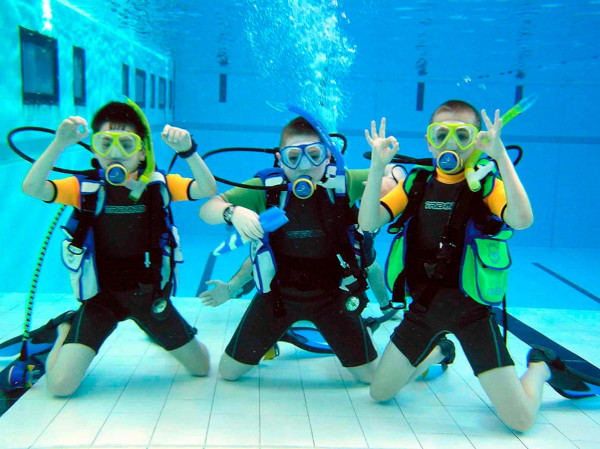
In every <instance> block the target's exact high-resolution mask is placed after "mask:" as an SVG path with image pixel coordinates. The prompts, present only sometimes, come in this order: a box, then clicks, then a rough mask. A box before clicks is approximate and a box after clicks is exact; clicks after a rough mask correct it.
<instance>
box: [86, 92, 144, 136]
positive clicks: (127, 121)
mask: <svg viewBox="0 0 600 449" xmlns="http://www.w3.org/2000/svg"><path fill="white" fill-rule="evenodd" d="M105 123H114V124H118V125H122V126H125V125H131V126H133V128H134V129H135V133H136V134H137V135H138V136H140V137H141V138H142V140H144V139H145V138H146V137H147V136H146V127H145V126H144V124H143V123H142V119H141V118H140V116H139V115H138V114H137V112H135V109H133V108H132V107H131V106H129V105H128V104H127V103H121V102H118V101H111V102H110V103H108V104H106V105H104V106H102V107H101V108H100V109H99V110H98V111H97V112H96V114H95V115H94V118H93V120H92V131H93V132H95V133H97V132H98V131H99V130H100V128H101V127H102V125H104V124H105Z"/></svg>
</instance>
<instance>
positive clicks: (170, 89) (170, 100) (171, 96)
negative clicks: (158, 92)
mask: <svg viewBox="0 0 600 449" xmlns="http://www.w3.org/2000/svg"><path fill="white" fill-rule="evenodd" d="M169 109H173V80H169Z"/></svg>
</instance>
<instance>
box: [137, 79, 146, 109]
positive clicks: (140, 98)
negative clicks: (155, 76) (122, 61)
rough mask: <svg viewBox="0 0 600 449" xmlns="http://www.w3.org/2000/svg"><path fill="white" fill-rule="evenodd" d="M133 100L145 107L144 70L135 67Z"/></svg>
mask: <svg viewBox="0 0 600 449" xmlns="http://www.w3.org/2000/svg"><path fill="white" fill-rule="evenodd" d="M135 102H136V103H137V104H138V106H139V107H140V108H145V107H146V72H145V71H143V70H140V69H135Z"/></svg>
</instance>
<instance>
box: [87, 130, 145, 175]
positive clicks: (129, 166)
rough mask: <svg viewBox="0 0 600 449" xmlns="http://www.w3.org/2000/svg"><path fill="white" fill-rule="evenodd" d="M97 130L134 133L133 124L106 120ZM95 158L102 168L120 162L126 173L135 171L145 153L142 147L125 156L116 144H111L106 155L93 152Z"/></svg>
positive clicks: (143, 158)
mask: <svg viewBox="0 0 600 449" xmlns="http://www.w3.org/2000/svg"><path fill="white" fill-rule="evenodd" d="M98 131H101V132H108V131H110V132H124V133H125V132H127V133H134V134H135V128H134V127H133V125H125V126H123V125H120V124H114V123H111V122H106V123H104V124H103V125H102V126H101V127H100V129H99V130H98ZM94 155H95V157H96V159H97V160H98V162H99V163H100V166H101V167H102V168H103V169H106V168H107V167H109V166H110V165H111V164H115V163H117V164H121V165H122V166H124V167H125V169H126V170H127V173H133V172H135V171H136V170H137V169H138V167H139V165H140V163H141V162H142V161H144V160H145V159H146V154H145V152H144V148H143V147H142V149H141V150H140V151H138V152H136V153H134V154H132V155H131V156H125V155H124V154H123V153H122V152H121V150H120V149H119V148H118V147H117V145H116V144H113V145H112V147H111V148H110V152H109V153H108V154H107V155H106V156H101V155H99V154H98V153H94Z"/></svg>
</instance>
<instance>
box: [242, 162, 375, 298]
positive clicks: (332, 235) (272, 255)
mask: <svg viewBox="0 0 600 449" xmlns="http://www.w3.org/2000/svg"><path fill="white" fill-rule="evenodd" d="M334 171H335V166H334V165H330V166H328V167H327V171H326V172H327V175H326V179H327V181H325V182H324V183H319V186H320V187H318V188H317V190H316V191H315V194H314V196H313V197H311V198H309V199H308V200H299V199H297V198H292V195H291V192H288V191H285V190H284V191H280V190H279V191H278V190H268V191H267V192H266V196H267V197H266V205H267V208H269V207H271V206H278V207H279V208H280V209H282V210H286V208H288V207H289V206H290V205H291V206H292V207H293V206H294V205H295V206H302V205H303V204H306V205H307V206H308V207H307V214H309V215H310V214H312V216H311V217H310V218H309V219H312V218H314V217H316V219H318V220H319V221H320V224H321V228H320V229H321V230H322V231H323V235H321V234H320V232H319V231H317V233H319V235H314V236H313V235H308V234H307V235H305V236H304V237H307V238H305V239H299V241H302V240H304V241H305V242H307V244H308V245H310V247H311V248H308V247H306V248H304V249H303V248H302V246H301V245H300V246H299V247H296V248H290V247H289V246H288V248H287V249H285V250H284V249H283V248H282V246H283V245H285V244H286V239H287V235H289V234H287V235H286V233H287V232H292V233H294V232H298V233H302V232H308V233H310V232H312V231H310V230H308V231H307V230H302V229H297V230H294V229H292V230H291V231H290V229H291V228H290V226H292V227H293V226H294V224H295V223H292V224H291V225H290V224H289V223H288V224H287V225H285V226H283V227H282V228H280V229H278V230H277V231H275V232H273V233H265V236H264V237H263V238H262V239H260V240H253V241H252V245H251V248H250V254H251V259H252V264H253V273H254V280H255V283H256V287H257V290H258V291H259V292H260V293H268V292H270V291H272V290H276V289H277V288H278V285H279V282H280V280H282V277H284V278H285V280H284V282H286V281H289V280H290V278H289V276H294V275H295V274H297V275H298V276H299V277H298V278H297V279H296V281H298V282H301V281H302V278H301V277H300V276H302V275H306V276H308V277H307V279H309V280H310V279H319V276H320V277H321V279H322V280H323V281H325V282H326V283H327V282H328V281H331V280H332V279H334V278H335V281H336V284H338V285H337V286H338V287H339V288H340V289H341V290H344V291H349V292H351V293H354V292H357V291H364V290H365V289H366V288H367V284H366V272H365V269H364V267H363V248H362V241H363V236H362V232H361V231H360V230H359V229H358V225H357V212H356V208H351V207H350V205H349V199H348V197H347V194H346V178H345V176H344V177H340V176H338V177H335V173H333V172H334ZM255 176H256V177H258V178H260V179H261V180H262V183H263V185H265V186H276V185H281V184H284V183H286V182H287V180H286V178H285V175H284V172H283V170H282V169H280V168H271V169H266V170H262V171H260V172H258V173H257V174H256V175H255ZM340 178H342V179H340ZM313 205H315V206H313ZM332 206H333V207H332ZM309 208H310V211H308V209H309ZM290 212H291V211H290ZM295 221H296V220H294V222H295ZM301 227H302V225H300V228H301ZM313 237H315V238H316V239H320V241H321V242H322V243H323V244H322V245H317V244H316V241H315V239H314V238H313ZM272 245H274V246H275V248H276V251H274V250H273V246H272ZM282 250H283V251H282ZM307 251H308V252H310V253H311V254H307ZM276 254H277V257H276ZM332 254H334V256H333V257H332ZM307 255H308V256H311V257H307ZM278 259H279V260H278ZM278 261H279V262H281V266H279V267H278ZM290 261H291V262H292V263H293V266H291V265H290ZM311 262H312V263H315V262H316V265H313V268H314V269H312V270H311V268H310V265H311ZM331 263H333V264H334V266H331ZM325 264H327V266H325ZM284 266H285V268H284ZM320 268H322V269H320ZM284 271H285V273H284ZM294 271H297V273H293V272H294ZM307 272H308V273H307ZM340 279H341V282H340ZM293 281H294V279H292V282H293ZM306 287H307V288H310V287H313V288H315V289H317V288H318V285H313V286H310V285H307V286H306Z"/></svg>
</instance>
